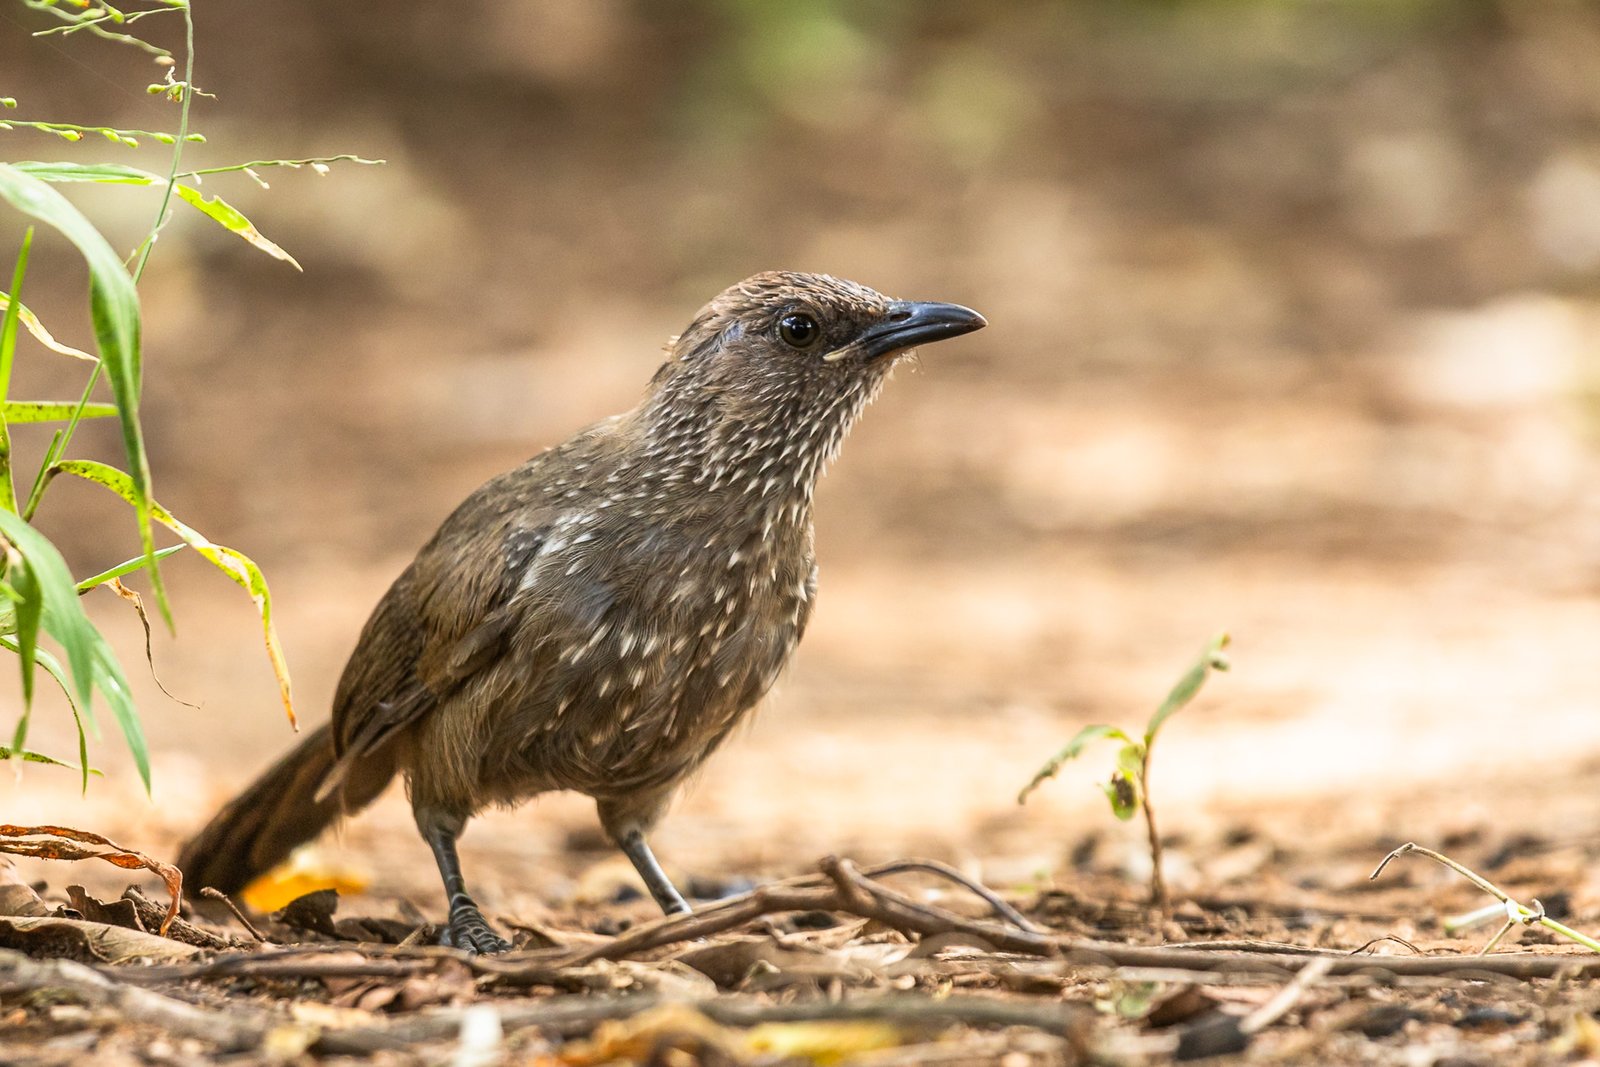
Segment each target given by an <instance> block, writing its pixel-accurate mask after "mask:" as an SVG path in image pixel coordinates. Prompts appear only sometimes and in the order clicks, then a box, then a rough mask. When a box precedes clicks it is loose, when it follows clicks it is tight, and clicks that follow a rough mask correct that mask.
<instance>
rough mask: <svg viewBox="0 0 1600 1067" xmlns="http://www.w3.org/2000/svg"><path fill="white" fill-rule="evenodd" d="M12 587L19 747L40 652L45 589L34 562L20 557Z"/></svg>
mask: <svg viewBox="0 0 1600 1067" xmlns="http://www.w3.org/2000/svg"><path fill="white" fill-rule="evenodd" d="M10 577H11V588H12V589H13V590H15V591H16V594H17V599H16V601H15V603H16V614H15V616H14V619H15V623H16V627H17V628H16V630H15V635H16V640H17V656H18V657H19V658H20V659H21V661H22V718H20V719H18V720H17V734H16V737H15V739H14V741H13V744H14V745H15V746H16V747H17V748H21V747H22V744H23V742H24V741H26V740H27V739H28V718H29V716H30V715H31V714H32V713H33V665H34V661H35V658H36V657H37V656H38V652H39V625H40V623H41V622H42V621H43V618H44V592H43V590H42V589H41V587H40V585H39V579H38V576H37V575H36V574H34V571H33V564H31V563H30V562H28V559H27V557H25V556H24V557H23V559H22V562H21V563H20V564H19V565H18V566H17V567H16V569H15V570H14V571H13V572H12V573H11V575H10Z"/></svg>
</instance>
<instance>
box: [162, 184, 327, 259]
mask: <svg viewBox="0 0 1600 1067" xmlns="http://www.w3.org/2000/svg"><path fill="white" fill-rule="evenodd" d="M174 192H176V193H177V194H178V199H180V200H182V201H183V202H184V203H186V204H189V205H191V206H192V207H194V208H195V210H197V211H199V212H200V213H201V214H202V215H204V216H206V217H207V218H208V219H212V220H213V221H215V222H217V223H220V224H221V225H222V228H223V229H225V230H227V231H228V232H229V233H236V234H238V235H239V236H240V237H242V238H244V239H245V240H246V241H248V242H250V243H251V244H252V245H255V246H256V247H257V248H259V249H261V251H263V252H265V253H266V254H267V255H269V256H271V257H272V258H273V259H281V260H283V261H284V262H285V263H287V264H289V265H290V266H291V267H293V268H294V269H295V270H299V271H303V270H304V268H303V267H301V266H300V264H299V263H297V262H296V261H295V258H294V257H293V256H291V255H290V254H289V253H287V252H285V251H284V250H283V249H282V248H280V247H279V246H278V245H276V244H274V243H273V242H272V241H269V240H267V239H266V238H265V237H263V236H262V235H261V231H260V230H258V229H256V227H255V224H254V223H252V222H251V221H250V220H249V219H247V218H245V217H244V215H243V214H242V213H241V212H240V211H239V209H238V208H236V207H234V206H233V205H232V204H230V203H228V202H227V201H226V200H224V199H222V197H220V196H213V197H211V198H210V199H207V198H206V196H205V195H204V194H203V193H201V192H200V190H198V189H196V188H194V187H193V186H189V185H180V186H178V187H177V188H176V189H175V190H174Z"/></svg>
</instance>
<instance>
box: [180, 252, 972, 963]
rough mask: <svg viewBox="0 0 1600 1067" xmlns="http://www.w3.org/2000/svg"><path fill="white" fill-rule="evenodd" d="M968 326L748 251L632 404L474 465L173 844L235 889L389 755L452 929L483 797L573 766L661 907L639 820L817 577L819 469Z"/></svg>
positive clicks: (458, 932) (455, 931)
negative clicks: (318, 682) (332, 689)
mask: <svg viewBox="0 0 1600 1067" xmlns="http://www.w3.org/2000/svg"><path fill="white" fill-rule="evenodd" d="M984 325H985V323H984V320H983V317H982V316H981V315H979V314H978V313H977V312H975V311H972V310H970V309H968V308H964V307H961V306H959V305H957V304H938V303H913V302H909V301H904V300H891V299H889V298H888V297H885V296H883V295H881V294H879V293H876V292H874V291H873V290H871V289H868V288H866V287H865V286H861V285H857V284H855V283H853V282H848V281H841V280H839V279H835V278H830V277H827V276H824V275H816V274H793V273H767V274H758V275H756V276H755V277H753V278H750V279H748V280H746V281H744V282H741V283H739V284H738V285H735V286H734V287H733V288H731V289H729V290H727V291H726V292H724V293H723V294H722V295H720V296H718V297H717V298H716V299H715V300H713V301H711V303H709V304H707V305H706V306H705V308H704V309H702V310H701V312H700V313H699V315H697V316H696V317H695V319H694V321H693V322H692V323H690V325H689V328H688V329H687V330H685V331H684V332H683V334H682V335H681V336H679V337H678V338H676V339H675V340H674V341H673V342H672V343H671V344H670V346H669V347H668V358H667V360H666V362H665V363H664V364H663V365H662V366H661V369H660V370H659V371H657V372H656V375H655V377H654V378H653V379H652V380H651V382H650V386H649V389H648V390H647V391H646V392H645V395H644V398H643V399H642V400H641V401H640V402H639V404H638V406H637V407H635V408H634V409H633V410H632V411H629V412H628V413H626V414H624V415H617V416H614V417H612V418H609V419H606V420H604V421H602V422H599V423H596V424H595V425H593V426H591V427H589V428H588V429H586V430H583V431H581V432H579V433H578V434H576V435H575V436H573V437H572V438H570V439H569V440H567V441H565V442H564V443H562V444H559V445H557V446H555V447H554V448H551V449H549V450H548V451H546V452H544V453H542V454H541V455H538V456H536V457H534V458H533V459H531V460H529V461H528V462H527V463H524V464H523V465H522V466H520V467H518V468H516V469H515V470H513V471H510V472H508V473H506V474H502V475H500V476H499V477H497V478H494V479H492V480H491V481H489V482H488V483H486V484H485V485H483V486H482V487H481V488H479V489H478V490H477V491H476V492H474V493H473V494H472V495H471V496H469V497H467V499H466V500H465V501H464V502H463V503H462V504H461V506H460V507H458V508H457V509H456V510H455V513H454V514H452V515H451V516H450V517H449V518H448V519H446V520H445V522H444V525H443V526H441V527H440V528H439V531H438V532H437V533H436V534H434V536H433V539H432V540H431V541H429V542H428V543H427V545H425V546H424V547H423V549H422V551H421V552H419V553H418V554H417V558H416V559H415V560H414V561H413V562H412V563H411V565H410V566H409V567H407V568H406V570H405V572H404V573H403V574H401V575H400V577H399V578H398V579H397V580H396V581H395V583H394V585H393V586H391V587H390V589H389V591H388V592H387V593H386V594H384V597H383V599H382V600H380V601H379V602H378V606H377V608H376V609H374V610H373V613H372V617H371V618H370V619H368V620H367V624H366V627H365V628H364V629H363V630H362V632H361V637H360V640H359V642H358V643H357V645H356V649H355V652H354V653H352V654H351V656H350V661H349V663H348V664H347V665H346V666H345V669H344V674H343V676H342V677H341V679H340V681H339V687H338V691H337V693H336V695H335V696H334V702H333V721H332V722H331V723H330V724H329V725H327V726H324V727H322V728H321V729H319V730H317V731H315V732H314V733H312V734H310V735H309V736H308V737H306V738H305V739H304V740H303V741H301V743H300V744H299V746H298V747H297V748H295V749H294V750H293V751H292V752H290V753H289V754H288V755H287V756H285V757H284V758H283V759H281V760H279V761H278V763H277V764H276V765H275V766H273V767H272V769H270V770H269V771H267V772H266V773H265V774H264V775H263V776H262V777H261V778H260V779H258V780H257V781H256V782H255V783H254V784H253V785H251V786H250V787H249V788H248V789H246V790H245V791H244V792H243V793H242V794H241V795H240V796H238V797H237V798H235V799H234V800H233V801H232V802H231V803H229V804H228V806H227V807H225V808H224V809H223V810H222V811H221V812H220V813H219V814H218V815H217V816H216V818H214V819H213V820H212V821H211V823H210V824H209V825H208V826H206V828H205V829H204V830H202V831H201V832H200V833H199V834H198V835H197V836H196V837H195V838H194V839H193V840H192V841H190V842H189V844H188V845H187V847H186V848H185V849H184V852H183V856H182V858H181V859H180V860H179V865H180V866H181V867H182V868H183V870H184V871H185V872H186V874H187V876H188V880H189V882H190V884H191V885H196V886H207V885H209V886H214V887H216V888H217V889H219V890H221V891H223V892H225V893H231V892H236V891H237V890H239V889H241V888H243V887H244V886H245V885H246V884H248V883H249V882H250V881H251V880H252V879H253V878H255V877H256V876H258V875H260V874H262V873H264V872H265V871H267V870H269V869H271V868H272V867H273V866H275V865H276V864H278V863H280V862H282V861H283V860H284V859H285V858H287V857H288V855H289V853H290V852H291V851H292V850H293V849H294V848H295V847H296V846H298V845H300V844H302V843H304V842H306V841H309V840H310V839H312V838H313V837H315V836H316V835H317V834H318V833H320V832H321V831H322V830H323V829H324V828H325V827H327V826H329V825H330V824H332V823H333V822H335V821H337V820H338V819H339V817H340V816H341V815H343V814H346V813H349V812H353V811H356V810H358V809H360V808H362V807H364V806H365V805H367V804H368V803H370V802H371V801H372V800H373V799H374V798H375V797H377V796H378V794H379V793H380V792H382V790H383V788H384V786H385V785H387V784H388V782H389V780H390V779H391V778H393V777H394V775H395V774H396V773H400V774H403V775H404V776H405V779H406V785H407V790H408V792H409V794H410V797H411V806H412V809H413V810H414V812H415V814H416V820H417V829H418V830H419V831H420V832H421V834H422V838H423V840H425V841H426V842H427V843H428V847H429V848H431V849H432V850H433V856H434V859H435V860H437V861H438V864H439V873H440V874H441V875H442V876H443V878H444V885H445V892H446V893H447V894H448V896H449V902H450V925H449V929H448V931H447V933H446V935H445V940H446V942H447V943H449V944H452V945H455V946H457V947H460V948H463V949H467V950H468V951H476V952H498V951H502V950H504V949H505V948H507V947H508V945H507V943H506V942H505V941H504V940H503V939H502V938H501V937H500V936H499V935H498V934H496V933H495V932H494V930H493V929H491V928H490V926H489V925H488V923H487V922H485V921H484V918H483V915H482V913H481V912H480V911H479V910H478V907H477V905H476V904H475V903H474V902H473V900H472V898H471V896H469V895H468V894H467V891H466V886H465V882H464V881H463V879H462V875H461V864H460V861H459V860H458V859H457V857H456V837H457V836H458V835H459V834H460V833H461V829H462V827H463V826H464V825H465V824H466V822H467V820H468V819H469V818H471V817H472V816H473V815H474V814H475V813H477V812H478V811H480V810H482V809H483V808H485V807H488V806H490V805H509V804H515V803H518V802H520V801H523V800H526V799H527V798H529V797H531V796H534V795H535V794H538V793H543V792H546V791H549V790H555V789H571V790H575V791H577V792H579V793H584V794H587V795H588V796H591V797H593V798H594V799H595V802H596V805H597V807H598V809H599V815H600V822H601V825H602V826H603V827H604V828H605V831H606V833H607V834H608V835H609V836H610V838H611V840H612V841H614V842H616V844H617V846H618V847H619V848H621V849H622V851H623V852H624V853H625V854H626V855H627V857H628V859H629V860H631V861H632V862H633V865H634V867H635V868H637V869H638V871H639V874H640V875H641V876H642V877H643V878H644V882H645V885H646V886H648V887H649V889H650V893H651V895H652V896H654V897H655V899H656V901H657V902H658V903H659V904H660V905H661V907H662V908H663V909H664V910H665V911H667V912H669V913H671V912H677V911H685V910H687V909H688V905H687V904H686V903H685V902H684V899H683V897H682V896H681V895H680V894H679V893H678V891H677V890H676V889H675V888H674V887H673V885H672V883H671V881H670V880H668V878H667V876H666V874H665V873H664V872H663V871H662V869H661V866H660V865H659V864H658V863H657V862H656V859H655V856H654V855H652V854H651V852H650V846H649V845H648V844H646V842H645V835H646V834H647V833H649V832H650V829H651V828H652V827H653V826H654V825H655V824H656V822H657V821H658V820H659V819H660V818H661V815H662V813H663V812H664V811H665V809H666V807H667V804H668V802H669V801H670V800H671V798H672V795H673V793H674V792H675V791H676V789H677V787H678V785H679V784H680V783H681V782H682V781H683V780H684V778H685V777H687V776H688V775H689V774H690V772H692V771H693V770H694V769H695V768H696V767H697V766H699V764H700V763H701V762H702V761H703V760H704V759H705V758H706V757H707V756H709V755H710V754H711V753H712V752H713V751H715V750H716V748H717V746H718V745H719V744H721V742H722V740H723V739H724V738H725V737H727V736H728V733H729V731H731V730H732V729H733V727H734V726H735V725H736V724H737V723H738V722H739V720H740V719H741V718H742V717H743V716H744V715H745V713H746V712H748V711H749V710H750V708H751V707H752V705H754V704H755V703H756V701H757V700H759V699H760V697H761V696H762V694H764V693H765V692H766V691H767V690H768V688H770V687H771V685H772V683H773V681H774V680H775V679H776V678H777V677H778V673H779V672H780V671H781V670H782V669H783V665H784V664H785V663H786V662H787V661H788V659H789V655H790V653H792V652H793V651H794V648H795V645H796V644H797V643H798V642H799V640H800V635H801V634H802V633H804V632H805V627H806V619H807V618H808V616H809V615H810V614H811V605H812V600H813V598H814V597H815V595H816V588H817V568H816V563H815V559H814V554H813V551H812V524H811V500H812V492H813V490H814V488H815V486H816V482H817V479H818V477H819V476H820V475H821V473H822V470H823V468H824V467H825V466H826V465H827V463H828V462H829V461H830V460H831V459H832V458H833V456H834V455H835V453H837V452H838V450H839V445H840V443H841V442H842V441H843V439H844V436H845V433H846V431H848V430H849V428H850V426H851V424H852V423H853V422H854V421H855V419H856V416H857V415H859V414H860V413H861V410H862V408H864V407H865V406H866V405H867V403H868V402H869V401H871V400H872V398H873V397H874V396H875V395H876V394H877V392H878V390H879V388H880V387H881V386H882V385H883V382H884V380H885V378H886V377H887V376H888V374H889V371H890V368H892V367H893V366H894V365H895V363H896V362H897V361H898V360H899V359H900V358H901V357H902V356H904V355H905V354H906V353H907V352H909V351H910V350H911V349H912V348H914V347H915V346H917V345H919V344H925V343H927V342H930V341H939V340H943V339H944V338H947V337H956V336H959V335H960V334H964V333H970V332H971V331H973V330H977V329H980V328H982V327H983V326H984Z"/></svg>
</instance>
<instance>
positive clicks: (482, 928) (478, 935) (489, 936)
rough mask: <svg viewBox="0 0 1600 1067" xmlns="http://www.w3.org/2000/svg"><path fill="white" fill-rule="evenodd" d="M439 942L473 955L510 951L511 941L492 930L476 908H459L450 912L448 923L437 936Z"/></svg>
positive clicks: (489, 954) (490, 954)
mask: <svg viewBox="0 0 1600 1067" xmlns="http://www.w3.org/2000/svg"><path fill="white" fill-rule="evenodd" d="M439 942H440V944H444V945H450V946H452V947H454V948H459V949H461V950H462V951H464V952H470V953H472V954H473V955H474V956H480V955H481V956H493V955H495V954H497V953H500V952H509V951H511V942H509V941H507V940H506V939H505V938H503V937H501V936H500V935H499V934H497V933H495V932H494V927H492V926H490V925H489V922H488V920H487V919H485V918H484V917H483V913H482V912H481V911H479V910H478V909H477V908H461V909H458V910H456V911H452V912H451V913H450V925H449V926H447V927H446V928H445V929H444V932H443V933H442V934H440V936H439Z"/></svg>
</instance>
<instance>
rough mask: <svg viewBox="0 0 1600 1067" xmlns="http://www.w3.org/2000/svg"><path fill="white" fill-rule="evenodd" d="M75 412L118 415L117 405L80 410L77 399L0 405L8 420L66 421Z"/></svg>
mask: <svg viewBox="0 0 1600 1067" xmlns="http://www.w3.org/2000/svg"><path fill="white" fill-rule="evenodd" d="M74 413H76V414H77V416H78V418H80V419H110V418H115V417H116V414H117V406H116V405H115V404H84V405H83V407H82V409H81V410H80V409H79V407H78V402H77V401H76V400H7V401H6V402H5V403H4V404H3V405H0V415H3V416H4V418H5V421H6V422H64V421H66V420H67V419H70V418H72V416H73V415H74ZM12 510H13V511H15V510H16V509H15V508H13V509H12Z"/></svg>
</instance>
